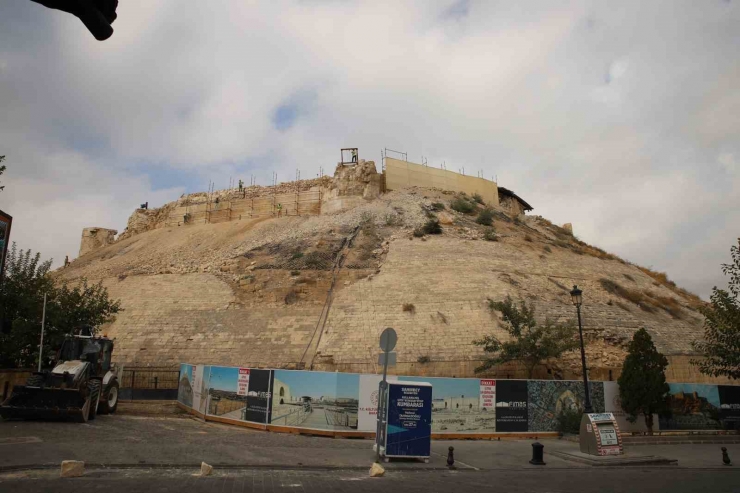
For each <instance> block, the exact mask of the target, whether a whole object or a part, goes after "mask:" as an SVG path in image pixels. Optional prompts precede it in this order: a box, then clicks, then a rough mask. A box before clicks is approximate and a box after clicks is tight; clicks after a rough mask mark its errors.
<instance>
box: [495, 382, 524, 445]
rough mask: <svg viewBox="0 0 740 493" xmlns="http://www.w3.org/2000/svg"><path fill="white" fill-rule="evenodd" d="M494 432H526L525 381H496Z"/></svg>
mask: <svg viewBox="0 0 740 493" xmlns="http://www.w3.org/2000/svg"><path fill="white" fill-rule="evenodd" d="M497 384H498V385H497V389H496V431H503V432H507V431H527V425H528V422H527V381H526V380H498V381H497Z"/></svg>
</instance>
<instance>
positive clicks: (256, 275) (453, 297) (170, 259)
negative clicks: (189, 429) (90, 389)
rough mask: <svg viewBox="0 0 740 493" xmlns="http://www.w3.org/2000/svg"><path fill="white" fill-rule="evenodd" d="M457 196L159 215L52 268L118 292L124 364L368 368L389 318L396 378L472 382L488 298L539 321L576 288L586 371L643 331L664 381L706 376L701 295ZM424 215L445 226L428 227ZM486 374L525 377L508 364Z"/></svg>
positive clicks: (617, 359)
mask: <svg viewBox="0 0 740 493" xmlns="http://www.w3.org/2000/svg"><path fill="white" fill-rule="evenodd" d="M373 166H374V165H373ZM459 197H460V196H459V195H457V194H455V193H453V192H449V191H441V190H431V189H420V188H407V189H402V190H396V191H393V192H389V193H386V194H383V195H380V196H379V198H376V199H374V200H362V201H361V202H360V204H359V205H357V206H354V207H351V208H349V209H348V210H344V211H340V212H336V213H330V214H322V215H309V216H287V217H273V216H268V217H260V218H247V217H245V218H243V219H236V220H231V221H227V222H220V223H218V224H180V225H171V226H168V225H165V223H162V222H160V223H158V226H157V227H156V228H154V229H148V228H147V227H139V228H138V231H129V232H127V233H125V234H123V235H122V238H121V239H119V240H117V241H116V242H114V243H113V244H110V245H106V246H102V247H100V248H98V249H96V250H94V251H92V252H90V253H88V254H86V255H83V256H82V257H80V258H78V259H77V260H75V261H74V262H72V263H71V264H70V265H69V266H68V267H66V268H64V269H60V270H59V271H57V275H58V276H59V277H60V278H62V279H67V280H75V279H79V278H82V277H86V278H88V279H90V280H102V281H103V283H104V284H105V286H107V288H108V290H109V292H110V294H111V295H112V297H114V298H120V299H121V302H122V306H123V310H122V311H121V312H120V313H119V314H118V315H117V317H116V319H115V321H113V322H112V323H111V324H109V326H107V327H105V328H104V331H105V332H106V333H107V334H108V335H109V336H111V337H115V338H116V344H117V345H116V350H115V354H114V359H115V360H117V361H119V362H123V363H125V364H129V365H130V364H135V365H173V364H177V363H179V362H190V363H210V364H223V365H243V366H253V367H254V366H262V367H276V368H313V369H315V370H328V371H334V370H339V371H352V372H375V371H377V369H378V368H377V365H376V363H377V353H378V349H377V340H378V334H379V333H380V332H381V331H382V330H383V329H384V328H385V327H394V328H395V329H396V330H397V332H398V334H399V342H398V346H397V348H396V350H397V352H398V365H397V366H396V368H395V369H394V371H395V372H397V373H401V374H411V375H413V374H419V375H439V376H457V377H463V376H473V375H474V368H475V367H476V366H477V365H478V364H479V361H480V359H481V358H482V356H483V354H482V352H481V349H480V348H479V347H477V346H474V345H473V344H472V341H473V340H475V339H479V338H481V337H482V336H484V335H486V334H490V333H495V334H498V335H503V334H504V333H503V331H502V330H501V323H502V322H501V321H500V319H499V316H498V314H497V313H495V312H491V311H490V309H489V300H495V301H498V300H501V299H503V298H504V297H506V296H507V295H509V296H511V297H513V298H515V299H524V300H526V301H527V302H529V303H532V304H533V305H534V306H535V307H536V310H537V316H538V318H541V319H544V318H545V317H549V318H551V319H553V320H558V321H566V320H573V319H575V308H574V307H573V305H572V304H571V300H570V295H569V290H570V289H571V287H572V286H573V285H574V284H577V285H578V286H579V287H580V288H582V289H583V291H584V305H583V316H584V328H585V331H586V338H587V341H588V353H587V354H588V360H589V366H590V368H591V376H592V378H596V379H599V378H601V379H609V378H614V379H615V378H616V377H617V376H618V374H619V371H620V367H621V363H622V360H623V358H624V355H625V345H626V342H627V341H628V339H629V338H630V337H631V335H632V333H633V332H634V331H636V330H637V329H639V328H640V327H646V328H647V329H648V330H649V332H650V333H651V334H652V336H653V338H654V341H655V343H656V345H657V347H658V348H659V349H660V350H661V351H662V352H664V353H665V354H666V355H668V356H669V358H670V361H671V367H670V371H669V379H671V380H682V381H701V380H702V377H700V376H699V375H697V374H696V373H694V370H693V369H692V368H691V367H690V365H689V364H688V358H689V357H688V356H687V355H688V354H690V353H691V345H690V343H691V341H692V340H693V339H695V338H696V337H698V336H699V335H700V334H701V327H702V319H701V316H700V315H699V313H698V312H697V311H696V307H697V306H698V305H699V304H700V303H701V301H700V300H699V299H698V298H696V297H695V296H693V295H691V294H689V293H687V292H685V291H683V290H681V289H679V288H677V287H676V286H675V285H674V284H673V283H671V282H670V281H668V279H667V278H666V277H665V276H664V275H661V274H656V273H653V272H651V271H648V270H646V269H642V268H640V267H638V266H635V265H633V264H630V263H628V262H625V261H623V260H621V259H619V258H616V257H614V256H612V255H609V254H607V253H605V252H603V251H601V250H599V249H597V248H594V247H592V246H589V245H586V244H585V243H583V242H581V241H579V240H578V239H577V238H575V237H574V236H573V235H572V234H570V232H569V231H567V230H564V229H562V228H560V227H557V226H555V225H553V224H551V223H550V222H549V221H547V220H545V219H543V218H541V217H538V216H516V217H514V215H510V214H509V213H507V210H506V209H504V208H503V207H500V206H498V205H494V206H493V207H492V210H493V215H494V218H493V226H492V227H488V226H483V225H480V224H477V223H476V221H475V219H476V215H477V213H478V212H479V211H480V210H481V209H482V208H483V207H484V206H483V205H481V204H475V207H476V209H475V210H474V211H473V212H471V213H467V214H465V213H460V212H456V211H454V210H451V208H450V204H451V203H452V202H453V201H455V200H457V199H458V198H459ZM471 202H472V201H471ZM147 214H148V215H149V216H152V217H163V215H166V212H162V211H161V210H158V211H149V212H147ZM139 216H141V211H139ZM132 217H133V216H132ZM430 219H432V220H434V219H436V220H438V221H439V223H440V225H441V228H442V232H441V234H425V235H423V236H421V235H422V233H423V232H422V231H421V230H420V228H421V227H423V225H424V224H425V223H427V222H428V221H429V220H430ZM155 222H156V221H155ZM579 368H580V355H579V354H578V353H577V352H574V353H572V354H568V355H567V356H565V357H563V358H562V359H561V360H559V361H552V362H548V364H547V365H543V366H542V367H540V368H538V369H537V374H538V375H539V376H540V377H543V378H576V377H577V376H578V375H579ZM689 373H691V374H689ZM491 374H492V375H494V376H496V377H511V378H515V377H523V375H524V373H523V372H522V369H521V368H520V367H518V366H517V365H506V366H503V367H501V368H499V369H497V370H496V371H494V372H492V373H491ZM689 379H691V380H689Z"/></svg>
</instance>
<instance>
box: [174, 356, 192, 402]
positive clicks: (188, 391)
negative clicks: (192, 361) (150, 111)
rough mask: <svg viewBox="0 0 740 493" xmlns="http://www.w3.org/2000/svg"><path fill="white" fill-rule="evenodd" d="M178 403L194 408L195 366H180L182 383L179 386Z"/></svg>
mask: <svg viewBox="0 0 740 493" xmlns="http://www.w3.org/2000/svg"><path fill="white" fill-rule="evenodd" d="M177 402H179V403H180V404H183V405H185V406H188V407H193V365H187V364H185V363H183V364H181V365H180V382H179V383H178V385H177Z"/></svg>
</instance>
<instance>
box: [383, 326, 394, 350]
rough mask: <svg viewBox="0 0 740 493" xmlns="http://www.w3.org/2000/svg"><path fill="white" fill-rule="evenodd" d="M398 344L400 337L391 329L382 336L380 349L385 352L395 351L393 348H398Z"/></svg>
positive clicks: (386, 330)
mask: <svg viewBox="0 0 740 493" xmlns="http://www.w3.org/2000/svg"><path fill="white" fill-rule="evenodd" d="M396 342H398V335H397V334H396V331H395V330H393V329H391V328H390V327H388V328H387V329H385V330H384V331H383V333H382V334H380V349H382V350H383V351H393V348H394V347H396Z"/></svg>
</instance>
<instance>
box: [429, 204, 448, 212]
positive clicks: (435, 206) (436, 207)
mask: <svg viewBox="0 0 740 493" xmlns="http://www.w3.org/2000/svg"><path fill="white" fill-rule="evenodd" d="M432 210H433V211H436V212H439V211H443V210H445V205H444V204H443V203H442V202H433V203H432Z"/></svg>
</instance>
